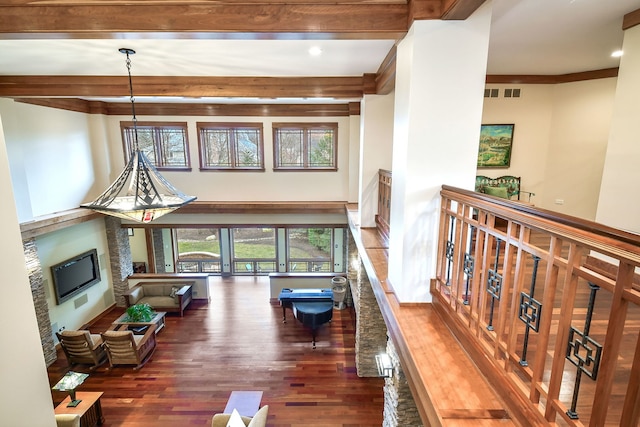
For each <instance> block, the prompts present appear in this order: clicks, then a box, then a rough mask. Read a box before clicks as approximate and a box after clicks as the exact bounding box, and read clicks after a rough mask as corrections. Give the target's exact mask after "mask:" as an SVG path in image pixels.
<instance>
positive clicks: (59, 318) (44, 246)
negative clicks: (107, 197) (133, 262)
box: [36, 218, 115, 342]
mask: <svg viewBox="0 0 640 427" xmlns="http://www.w3.org/2000/svg"><path fill="white" fill-rule="evenodd" d="M36 245H37V248H38V258H39V259H40V264H41V265H42V272H43V278H44V280H45V282H44V286H45V294H46V297H47V304H48V305H49V318H50V320H51V324H52V325H54V327H55V325H57V329H60V328H62V327H63V326H64V327H65V328H66V329H68V330H73V329H77V328H79V327H80V326H82V325H83V324H85V323H86V322H88V321H89V320H91V319H93V318H95V317H96V316H97V315H98V314H100V313H102V312H103V311H104V310H105V309H106V308H107V307H109V306H110V305H111V304H113V303H114V302H115V300H114V297H113V286H112V283H113V282H112V280H111V268H110V267H109V251H108V248H107V235H106V232H105V224H104V220H103V219H102V218H100V219H96V220H93V221H89V222H84V223H82V224H78V225H74V226H72V227H68V228H65V229H64V230H60V231H54V232H52V233H47V234H45V235H42V236H40V237H38V238H36ZM90 249H97V251H98V262H99V264H100V278H101V281H100V282H99V283H96V284H95V285H93V286H91V287H90V288H88V289H87V290H86V291H84V292H82V293H80V294H78V295H76V296H74V297H73V298H71V299H70V300H67V301H65V302H63V303H62V304H60V305H58V304H57V302H56V296H55V291H54V289H53V278H52V276H51V269H50V267H51V266H52V265H55V264H58V263H59V262H62V261H64V260H66V259H69V258H71V257H73V256H75V255H78V254H81V253H83V252H86V251H88V250H90ZM85 296H86V298H87V300H88V301H87V302H86V303H84V304H83V305H80V306H79V307H77V308H76V301H83V300H84V297H85ZM57 329H54V330H53V333H54V340H55V342H57V339H56V338H55V332H56V331H57Z"/></svg>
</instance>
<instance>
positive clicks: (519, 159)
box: [478, 85, 553, 206]
mask: <svg viewBox="0 0 640 427" xmlns="http://www.w3.org/2000/svg"><path fill="white" fill-rule="evenodd" d="M486 87H487V88H489V89H496V88H497V89H499V93H500V96H499V97H498V98H485V99H484V105H483V111H482V124H511V123H513V124H514V125H515V126H514V129H513V147H512V151H511V165H510V167H509V168H506V169H503V168H500V169H496V168H489V169H486V168H483V169H478V175H486V176H489V177H492V178H495V177H498V176H501V175H514V176H520V177H521V178H522V184H521V189H522V190H524V191H531V192H534V193H536V195H535V196H534V197H533V198H532V199H531V201H532V202H533V203H534V204H536V205H537V206H541V204H540V200H541V197H540V194H541V192H542V186H543V183H544V174H545V168H546V160H547V150H548V149H549V143H550V141H549V136H550V132H551V130H550V128H551V117H552V114H553V102H552V101H553V86H552V85H515V86H514V85H487V86H486ZM514 87H515V88H520V89H521V96H520V98H504V96H503V94H504V89H505V88H514Z"/></svg>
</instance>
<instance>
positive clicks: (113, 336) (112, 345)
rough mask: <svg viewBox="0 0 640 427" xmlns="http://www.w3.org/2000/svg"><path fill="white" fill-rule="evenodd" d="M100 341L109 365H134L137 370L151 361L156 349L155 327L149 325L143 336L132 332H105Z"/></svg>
mask: <svg viewBox="0 0 640 427" xmlns="http://www.w3.org/2000/svg"><path fill="white" fill-rule="evenodd" d="M102 340H103V341H104V345H105V347H106V349H107V356H108V357H109V365H110V367H111V368H112V367H113V366H114V365H135V367H134V368H133V369H139V368H141V367H142V366H144V364H145V363H147V362H148V361H149V359H151V356H152V355H153V352H154V351H155V349H156V325H149V328H148V329H147V331H146V332H145V334H144V335H134V333H133V332H132V331H106V332H103V333H102Z"/></svg>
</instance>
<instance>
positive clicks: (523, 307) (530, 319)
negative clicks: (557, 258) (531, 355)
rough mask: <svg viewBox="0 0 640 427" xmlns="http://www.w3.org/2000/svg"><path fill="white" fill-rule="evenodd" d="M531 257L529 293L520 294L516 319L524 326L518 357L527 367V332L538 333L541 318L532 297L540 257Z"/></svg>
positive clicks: (540, 311)
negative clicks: (520, 351) (520, 350)
mask: <svg viewBox="0 0 640 427" xmlns="http://www.w3.org/2000/svg"><path fill="white" fill-rule="evenodd" d="M532 257H533V272H532V273H531V286H530V287H529V293H528V294H527V293H526V292H521V293H520V312H519V313H518V317H519V318H520V320H522V322H523V323H524V324H525V330H524V342H523V344H522V356H521V357H520V365H522V366H528V365H529V363H528V362H527V348H528V346H529V331H530V330H532V329H533V331H534V332H538V329H539V328H540V316H542V303H541V302H540V301H538V300H537V299H535V298H534V297H533V296H534V295H535V292H536V279H537V277H538V263H539V262H540V257H538V256H536V255H532Z"/></svg>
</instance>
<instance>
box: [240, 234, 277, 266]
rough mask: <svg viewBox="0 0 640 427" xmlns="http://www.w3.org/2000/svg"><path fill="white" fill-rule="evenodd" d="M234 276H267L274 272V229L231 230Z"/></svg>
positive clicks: (275, 243) (275, 246)
mask: <svg viewBox="0 0 640 427" xmlns="http://www.w3.org/2000/svg"><path fill="white" fill-rule="evenodd" d="M231 242H232V246H233V258H232V265H233V273H234V274H267V273H271V272H274V271H276V266H277V260H276V249H277V242H276V230H275V228H253V227H250V228H233V229H231Z"/></svg>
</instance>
